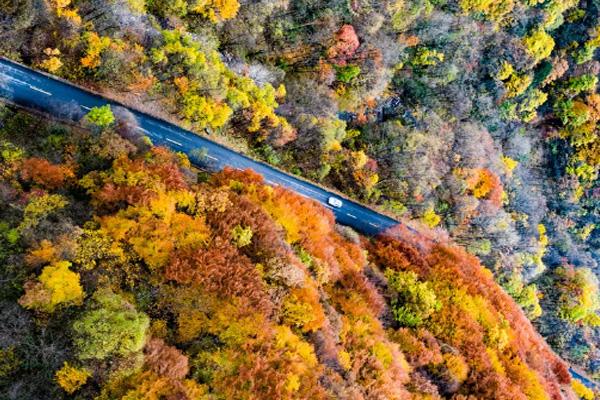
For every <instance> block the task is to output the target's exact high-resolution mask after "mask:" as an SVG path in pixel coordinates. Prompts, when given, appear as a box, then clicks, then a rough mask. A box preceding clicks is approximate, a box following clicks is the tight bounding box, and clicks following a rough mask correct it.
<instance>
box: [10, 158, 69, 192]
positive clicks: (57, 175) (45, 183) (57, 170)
mask: <svg viewBox="0 0 600 400" xmlns="http://www.w3.org/2000/svg"><path fill="white" fill-rule="evenodd" d="M74 177H75V174H74V173H73V169H72V168H71V167H68V166H66V165H61V164H59V165H55V164H50V162H49V161H48V160H45V159H42V158H35V157H32V158H28V159H25V160H23V163H22V164H21V178H23V180H25V181H33V182H34V183H35V184H37V185H40V186H42V187H44V188H46V189H50V190H52V189H58V188H60V187H62V186H64V185H65V184H66V183H67V182H68V181H69V180H70V179H72V178H74Z"/></svg>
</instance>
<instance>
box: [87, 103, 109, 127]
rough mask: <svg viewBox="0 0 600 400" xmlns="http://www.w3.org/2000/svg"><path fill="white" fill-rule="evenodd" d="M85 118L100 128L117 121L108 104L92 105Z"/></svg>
mask: <svg viewBox="0 0 600 400" xmlns="http://www.w3.org/2000/svg"><path fill="white" fill-rule="evenodd" d="M85 119H86V121H88V122H90V123H92V124H94V125H96V126H98V127H100V128H106V127H108V126H110V125H112V124H113V122H115V116H114V114H113V112H112V110H111V109H110V105H108V104H106V105H103V106H101V107H92V109H91V110H90V111H89V112H88V113H87V115H86V116H85Z"/></svg>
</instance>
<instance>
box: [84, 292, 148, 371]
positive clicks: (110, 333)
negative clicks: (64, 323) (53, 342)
mask: <svg viewBox="0 0 600 400" xmlns="http://www.w3.org/2000/svg"><path fill="white" fill-rule="evenodd" d="M149 323H150V320H149V318H148V317H147V316H146V314H144V313H141V312H138V311H136V309H135V307H134V306H133V305H132V304H129V303H128V302H127V301H125V299H123V298H122V297H121V296H119V295H118V294H115V293H113V292H112V291H111V290H109V289H101V290H99V291H97V292H96V293H95V294H94V298H93V301H92V302H91V303H90V304H89V306H88V309H87V311H86V312H84V313H83V315H82V316H81V317H80V318H79V319H78V320H77V321H75V322H74V323H73V330H74V331H75V338H74V342H75V346H76V347H77V350H78V356H79V358H80V359H82V360H85V359H92V358H95V359H100V360H102V359H104V358H106V357H108V356H112V355H116V356H126V355H128V354H131V353H134V352H137V351H140V350H141V349H142V347H143V346H144V342H145V340H146V329H147V328H148V325H149Z"/></svg>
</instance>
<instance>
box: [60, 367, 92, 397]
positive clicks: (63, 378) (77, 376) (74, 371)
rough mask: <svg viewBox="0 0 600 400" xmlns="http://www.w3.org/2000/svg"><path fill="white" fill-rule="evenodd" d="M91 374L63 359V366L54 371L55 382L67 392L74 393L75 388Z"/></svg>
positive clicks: (83, 382)
mask: <svg viewBox="0 0 600 400" xmlns="http://www.w3.org/2000/svg"><path fill="white" fill-rule="evenodd" d="M90 376H92V375H91V374H90V372H89V371H88V370H86V369H84V368H76V367H73V366H72V365H70V364H69V363H68V362H66V361H65V363H64V365H63V367H62V368H61V369H59V370H58V371H56V374H55V378H56V383H58V385H59V386H60V387H61V388H63V390H64V391H65V392H67V393H69V394H72V393H74V392H75V391H76V390H77V389H79V388H80V387H82V386H83V385H85V383H86V382H87V380H88V378H89V377H90Z"/></svg>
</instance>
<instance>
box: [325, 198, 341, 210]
mask: <svg viewBox="0 0 600 400" xmlns="http://www.w3.org/2000/svg"><path fill="white" fill-rule="evenodd" d="M327 203H329V205H330V206H333V207H337V208H341V207H342V205H343V204H344V203H342V201H341V200H340V199H338V198H337V197H330V198H328V199H327Z"/></svg>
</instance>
